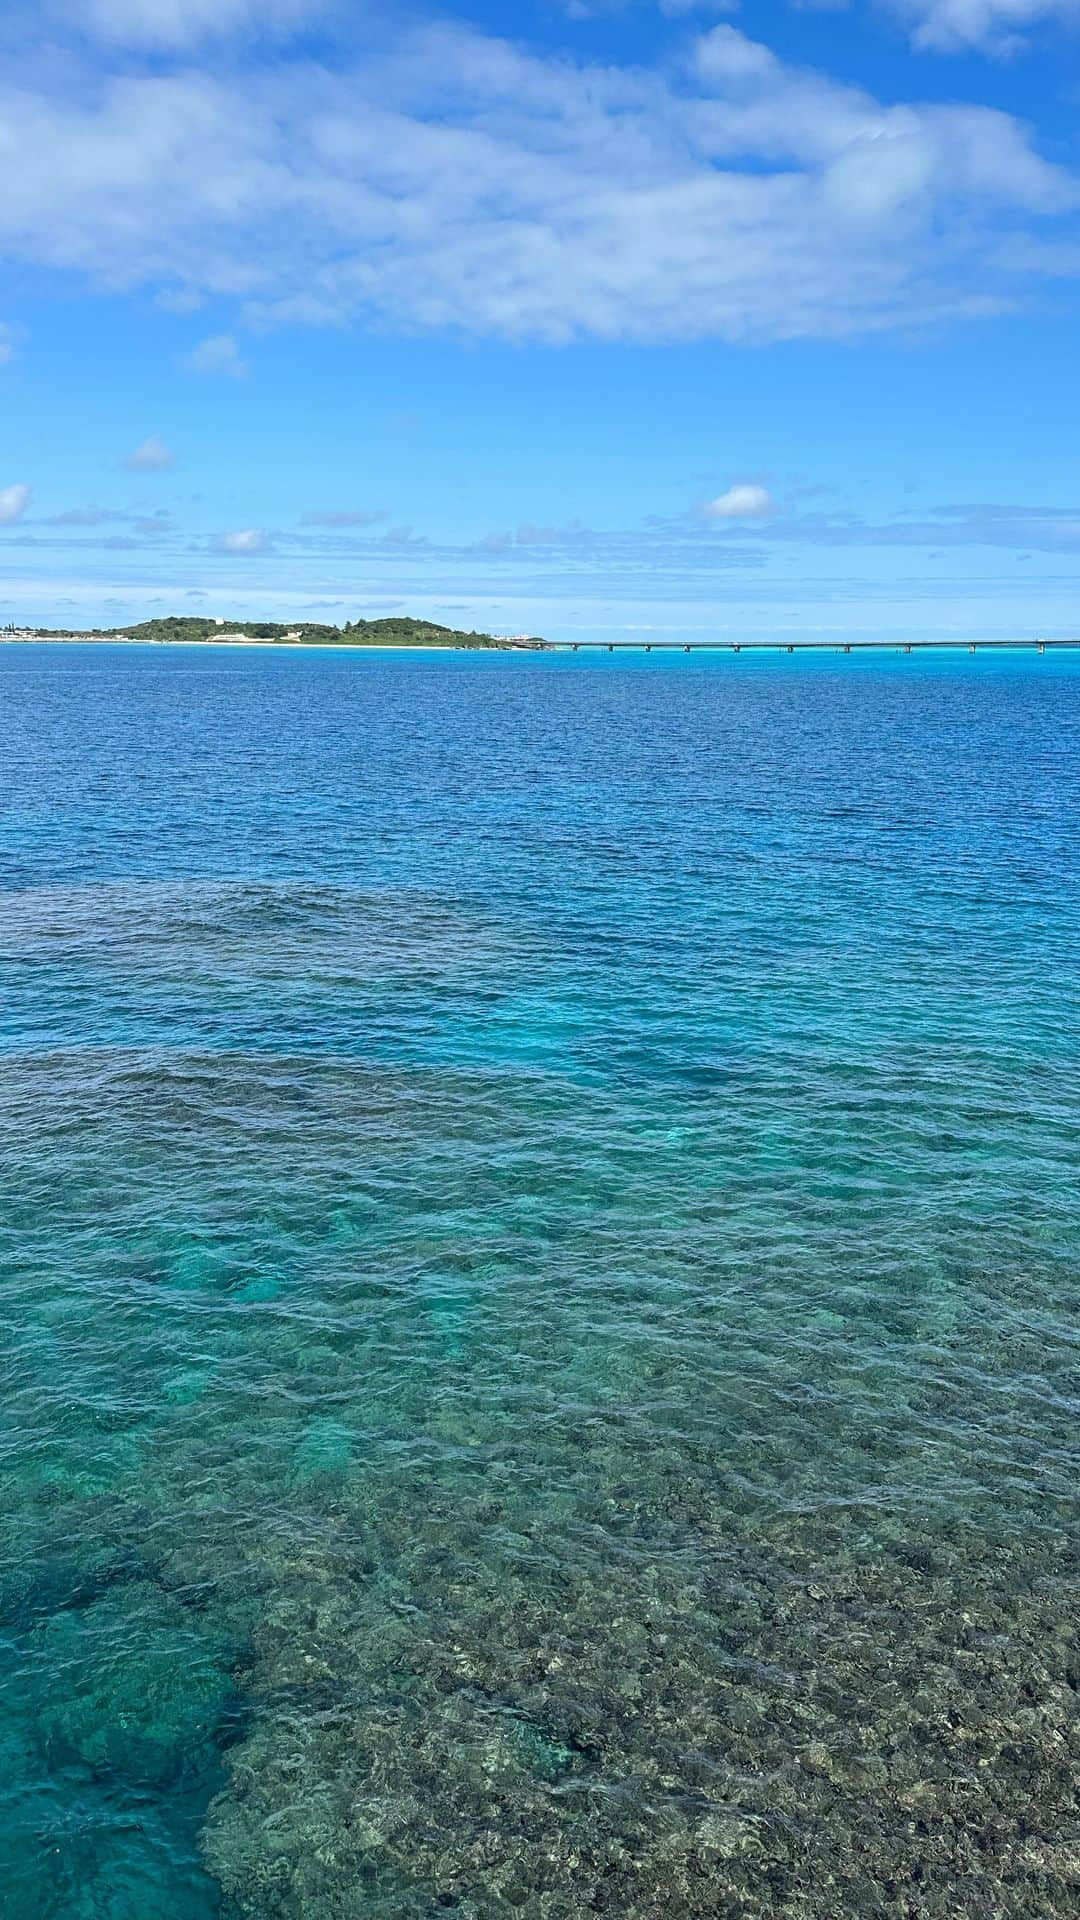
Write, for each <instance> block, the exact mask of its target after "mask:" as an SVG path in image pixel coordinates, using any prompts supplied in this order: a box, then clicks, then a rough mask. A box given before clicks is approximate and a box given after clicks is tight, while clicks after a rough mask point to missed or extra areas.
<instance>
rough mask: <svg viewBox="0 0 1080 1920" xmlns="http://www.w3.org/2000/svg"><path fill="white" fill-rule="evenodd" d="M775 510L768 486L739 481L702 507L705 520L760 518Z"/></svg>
mask: <svg viewBox="0 0 1080 1920" xmlns="http://www.w3.org/2000/svg"><path fill="white" fill-rule="evenodd" d="M775 511H776V509H775V506H774V504H773V497H772V494H771V493H770V492H769V489H768V487H758V486H753V485H751V484H750V482H748V481H740V482H739V483H738V484H737V485H735V486H733V487H729V488H728V490H727V492H726V493H722V494H720V495H719V496H718V498H717V499H715V500H709V501H707V502H706V504H705V506H704V507H703V508H702V512H703V513H704V515H705V518H706V519H707V520H761V519H764V517H765V515H766V514H770V513H774V512H775Z"/></svg>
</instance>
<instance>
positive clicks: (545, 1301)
mask: <svg viewBox="0 0 1080 1920" xmlns="http://www.w3.org/2000/svg"><path fill="white" fill-rule="evenodd" d="M0 728H2V731H0V743H2V752H0V809H2V811H0V1047H2V1049H3V1069H4V1071H3V1075H2V1082H0V1260H2V1302H3V1326H4V1333H3V1355H4V1388H3V1396H4V1397H3V1409H4V1414H5V1419H4V1426H3V1434H4V1438H3V1460H4V1469H5V1473H4V1487H5V1497H4V1501H3V1562H2V1568H0V1603H2V1639H0V1661H2V1664H3V1676H2V1678H3V1685H2V1687H0V1699H2V1707H0V1713H2V1719H0V1745H2V1747H3V1754H2V1762H3V1764H2V1767H0V1783H2V1784H0V1887H2V1888H3V1902H4V1913H5V1916H10V1920H211V1917H212V1916H220V1920H368V1916H379V1917H380V1920H414V1917H417V1920H426V1917H427V1916H433V1915H436V1914H440V1913H443V1912H445V1911H447V1910H452V1911H456V1912H457V1913H458V1914H459V1915H462V1916H464V1917H465V1920H489V1917H491V1920H494V1917H496V1916H503V1915H511V1914H516V1915H521V1916H524V1917H525V1920H580V1917H582V1916H587V1915H594V1914H606V1915H610V1916H612V1920H615V1916H619V1917H620V1920H621V1917H622V1916H654V1915H661V1914H663V1915H671V1916H689V1917H695V1916H702V1917H704V1916H706V1915H708V1916H717V1915H719V1916H725V1920H726V1917H727V1916H731V1917H732V1920H735V1917H736V1916H738V1920H743V1917H744V1916H745V1917H746V1920H749V1917H750V1916H756V1915H761V1916H765V1915H770V1916H771V1915H785V1916H786V1915H790V1916H792V1917H793V1920H795V1917H797V1920H817V1916H825V1915H828V1916H835V1917H836V1920H839V1917H840V1916H841V1915H843V1916H845V1917H846V1916H850V1915H854V1914H885V1913H888V1914H890V1915H894V1914H900V1915H909V1916H912V1917H913V1920H914V1917H915V1916H919V1917H920V1920H921V1917H922V1916H927V1915H931V1914H935V1913H941V1914H942V1915H956V1914H965V1915H967V1914H970V1915H972V1916H975V1915H979V1916H983V1915H988V1914H989V1915H993V1914H1007V1915H1024V1916H1031V1917H1032V1920H1036V1917H1041V1916H1046V1915H1057V1914H1063V1915H1064V1914H1066V1913H1069V1912H1072V1911H1074V1910H1075V1909H1074V1902H1075V1899H1076V1885H1077V1879H1078V1875H1080V1813H1078V1807H1077V1798H1076V1780H1077V1772H1078V1769H1077V1760H1078V1758H1080V1725H1078V1716H1077V1710H1076V1709H1077V1699H1078V1693H1077V1689H1078V1687H1080V1663H1078V1661H1077V1655H1076V1643H1075V1631H1074V1621H1075V1604H1076V1585H1075V1576H1076V1540H1077V1534H1076V1520H1077V1501H1076V1486H1077V1465H1078V1461H1077V1453H1078V1427H1077V1411H1078V1401H1080V1353H1078V1316H1077V1304H1078V1292H1080V1286H1078V1274H1080V1258H1078V1253H1080V1197H1078V1195H1080V1186H1078V1181H1077V1165H1078V1160H1080V1154H1078V1147H1080V1071H1078V1052H1080V1044H1078V1037H1077V1036H1078V1012H1080V863H1078V857H1077V853H1078V845H1077V842H1078V832H1077V825H1078V812H1077V800H1078V791H1080V782H1078V777H1077V776H1078V766H1080V656H1077V655H1069V654H1059V655H1046V656H1042V657H1040V656H1038V655H1034V654H1031V653H1026V654H1020V653H1016V654H981V655H976V656H975V657H974V658H972V657H970V656H968V655H966V654H955V655H954V654H944V655H941V654H938V655H935V654H930V655H914V656H910V657H907V656H902V655H891V654H890V655H885V656H857V655H852V656H840V655H835V654H831V653H830V654H827V655H823V656H821V657H820V658H818V657H812V656H811V657H808V656H807V655H805V654H802V655H795V656H793V657H790V658H789V657H788V656H786V655H777V656H770V655H763V656H748V655H741V656H739V657H737V658H736V657H733V656H730V655H718V656H715V657H714V656H702V655H695V656H690V657H688V658H687V657H683V656H675V657H660V656H656V655H653V656H649V657H646V656H644V655H642V654H638V655H635V656H631V657H628V658H626V659H620V658H617V657H615V658H610V659H609V658H608V657H606V656H589V657H586V656H578V657H576V658H574V657H568V656H557V657H534V658H529V657H508V656H505V655H500V654H489V655H484V654H480V655H463V654H453V655H442V656H440V655H433V654H423V655H420V654H412V655H409V654H378V655H375V654H372V655H363V654H357V653H348V654H343V653H333V652H323V651H317V652H316V651H311V652H296V651H289V652H281V653H275V652H270V651H258V652H234V651H228V650H225V649H214V648H208V649H206V650H205V651H194V650H189V649H177V650H171V649H164V648H134V647H108V646H100V647H82V646H75V645H73V646H64V647H60V646H53V647H46V646H7V647H2V648H0Z"/></svg>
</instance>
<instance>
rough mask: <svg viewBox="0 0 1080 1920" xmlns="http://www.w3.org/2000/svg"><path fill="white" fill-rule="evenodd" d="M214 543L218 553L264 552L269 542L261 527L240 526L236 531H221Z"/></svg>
mask: <svg viewBox="0 0 1080 1920" xmlns="http://www.w3.org/2000/svg"><path fill="white" fill-rule="evenodd" d="M214 545H215V547H216V549H217V551H218V553H265V552H266V550H267V548H268V547H269V545H270V542H269V539H268V538H267V536H266V534H265V533H264V532H263V530H262V528H261V527H241V528H240V529H239V531H238V532H236V533H223V534H222V535H221V536H220V538H219V539H218V540H216V541H215V542H214Z"/></svg>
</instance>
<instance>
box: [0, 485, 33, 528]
mask: <svg viewBox="0 0 1080 1920" xmlns="http://www.w3.org/2000/svg"><path fill="white" fill-rule="evenodd" d="M31 491H32V490H31V488H30V487H28V486H27V485H26V484H25V482H20V483H19V484H18V485H17V486H13V487H0V526H2V527H7V526H10V525H11V523H12V521H13V520H21V519H22V516H23V514H24V513H25V512H26V509H27V507H28V506H29V505H30V499H31Z"/></svg>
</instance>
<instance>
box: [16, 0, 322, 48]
mask: <svg viewBox="0 0 1080 1920" xmlns="http://www.w3.org/2000/svg"><path fill="white" fill-rule="evenodd" d="M50 11H51V12H52V13H53V15H54V16H56V17H57V18H58V19H60V20H62V21H64V22H66V23H67V24H68V25H69V26H73V27H74V28H75V29H76V30H77V31H79V32H80V33H82V34H85V35H87V36H88V37H93V38H96V39H101V40H106V41H111V42H113V43H114V44H116V45H118V46H125V47H147V48H152V49H158V48H163V49H168V50H182V49H185V48H188V47H192V46H196V45H198V44H199V42H201V41H206V40H224V39H228V38H231V37H233V36H234V35H252V36H259V37H264V36H270V35H277V34H280V33H283V32H284V33H288V32H289V31H290V30H291V29H292V28H294V27H300V26H303V25H304V24H305V23H306V22H308V21H309V20H313V19H315V18H317V16H318V15H319V14H321V13H324V12H325V11H326V0H52V3H51V7H50Z"/></svg>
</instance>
